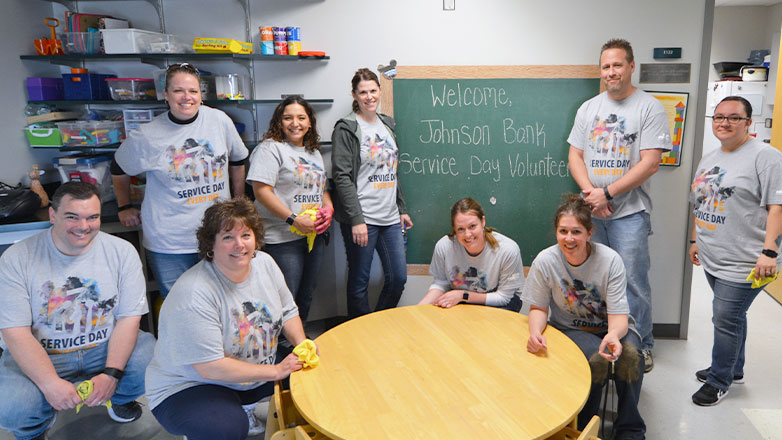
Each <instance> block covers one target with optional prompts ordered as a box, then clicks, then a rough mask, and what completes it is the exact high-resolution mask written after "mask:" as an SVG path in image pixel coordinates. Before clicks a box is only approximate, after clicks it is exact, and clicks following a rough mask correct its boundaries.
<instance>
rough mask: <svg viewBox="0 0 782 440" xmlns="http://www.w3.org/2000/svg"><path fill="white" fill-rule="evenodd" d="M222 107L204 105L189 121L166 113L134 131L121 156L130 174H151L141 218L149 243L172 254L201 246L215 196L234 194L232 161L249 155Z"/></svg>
mask: <svg viewBox="0 0 782 440" xmlns="http://www.w3.org/2000/svg"><path fill="white" fill-rule="evenodd" d="M247 154H248V153H247V147H245V145H244V142H243V141H242V138H240V137H239V133H237V132H236V127H235V126H234V124H233V122H231V119H230V118H229V117H228V116H227V115H226V114H225V113H223V112H222V111H220V110H216V109H213V108H209V107H206V106H203V105H202V106H201V108H200V109H199V110H198V118H197V119H196V120H195V121H193V122H191V123H189V124H176V123H174V122H172V121H171V120H170V119H169V117H168V113H163V114H161V115H159V116H157V117H155V119H153V120H152V122H150V123H148V124H143V125H141V126H140V127H138V129H137V130H131V132H130V133H128V138H127V139H125V141H124V142H123V143H122V145H120V147H119V149H118V150H117V153H116V154H115V156H114V157H115V159H116V160H117V164H119V166H120V167H122V170H123V171H125V173H127V174H128V175H131V176H135V175H138V174H141V173H143V172H146V173H147V184H146V190H145V194H144V202H143V203H142V204H141V220H142V224H141V226H142V228H143V229H144V247H145V248H147V249H149V250H151V251H153V252H160V253H168V254H187V253H194V252H197V251H198V243H197V241H196V236H195V231H196V229H197V228H198V225H199V224H201V218H202V217H203V215H204V211H206V208H208V207H209V206H211V205H212V202H213V201H214V200H215V199H220V200H226V199H230V198H231V188H230V185H229V181H230V178H229V174H228V162H229V161H240V160H243V159H244V158H246V157H247Z"/></svg>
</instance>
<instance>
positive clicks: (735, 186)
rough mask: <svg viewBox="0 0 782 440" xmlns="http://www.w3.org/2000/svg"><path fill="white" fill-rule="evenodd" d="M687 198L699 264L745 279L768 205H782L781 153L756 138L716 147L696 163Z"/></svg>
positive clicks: (763, 229) (725, 275)
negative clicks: (724, 148) (728, 148)
mask: <svg viewBox="0 0 782 440" xmlns="http://www.w3.org/2000/svg"><path fill="white" fill-rule="evenodd" d="M690 203H692V204H693V210H692V213H693V215H694V216H695V227H696V235H695V237H696V239H697V241H698V257H699V259H700V261H701V264H703V268H704V269H705V270H706V271H707V272H709V273H710V274H712V275H714V276H715V277H717V278H721V279H724V280H728V281H734V282H737V283H746V282H747V276H749V273H750V271H752V269H753V268H754V267H755V263H756V262H757V259H758V257H759V256H760V251H761V250H763V244H764V242H765V239H766V218H767V216H768V211H767V210H766V205H780V204H782V154H781V153H780V152H779V151H777V150H776V149H775V148H774V147H771V146H770V145H767V144H764V143H763V142H761V141H759V140H757V139H754V138H751V139H750V140H749V141H747V142H746V143H745V144H744V145H742V146H740V147H739V148H738V149H736V150H733V151H732V152H729V153H728V152H724V151H722V149H721V148H718V149H716V150H714V151H713V152H711V153H709V154H707V155H706V156H704V157H703V159H701V161H700V163H699V164H698V172H697V174H696V175H695V180H693V182H692V191H691V192H690ZM777 247H779V239H777ZM777 266H779V259H778V260H777Z"/></svg>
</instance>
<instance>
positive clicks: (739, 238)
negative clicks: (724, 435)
mask: <svg viewBox="0 0 782 440" xmlns="http://www.w3.org/2000/svg"><path fill="white" fill-rule="evenodd" d="M751 115H752V105H750V103H749V102H748V101H747V100H746V99H744V98H741V97H738V96H729V97H727V98H725V99H723V100H722V101H721V102H720V103H719V105H717V108H716V109H714V116H712V125H711V128H712V130H713V131H714V135H715V136H716V137H717V139H719V140H720V143H721V145H720V148H719V149H717V150H715V151H713V152H711V153H709V154H707V155H706V156H704V157H703V159H701V162H700V164H698V172H697V173H696V175H695V180H694V181H693V182H692V191H691V193H690V203H692V205H693V211H692V212H693V229H692V236H691V237H690V243H691V244H690V251H689V256H690V260H691V261H692V263H693V264H695V265H698V266H700V265H702V266H703V269H704V272H705V273H706V279H707V280H708V282H709V285H710V286H711V289H712V291H713V292H714V299H713V302H712V314H713V317H712V322H713V323H714V345H713V346H712V353H711V366H710V367H708V368H706V369H703V370H700V371H698V372H696V373H695V376H696V378H697V379H698V380H699V381H701V382H703V383H704V385H703V386H702V387H701V388H700V390H698V392H696V393H695V394H693V396H692V401H693V402H694V403H695V404H696V405H701V406H711V405H715V404H717V403H718V402H719V401H720V400H721V399H722V398H723V397H724V396H725V395H726V394H727V393H728V388H729V387H730V386H731V384H733V383H743V380H744V347H745V343H746V339H747V309H749V306H750V305H751V304H752V301H753V300H754V299H755V297H756V296H757V294H758V293H759V292H760V291H761V290H762V289H763V288H762V286H758V285H757V284H755V285H753V281H756V280H757V281H758V282H762V281H763V280H764V279H766V280H768V279H769V277H773V276H774V275H775V274H776V273H777V270H778V268H779V258H778V255H777V254H778V252H779V243H780V239H779V235H780V233H782V154H780V153H779V151H777V150H776V149H774V148H773V147H771V146H770V145H767V144H764V143H763V142H760V141H759V140H757V139H755V138H753V137H751V136H750V135H749V133H748V131H749V126H750V124H752V119H751ZM753 271H754V272H753ZM750 273H752V275H753V276H752V277H750Z"/></svg>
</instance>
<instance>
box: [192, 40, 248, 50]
mask: <svg viewBox="0 0 782 440" xmlns="http://www.w3.org/2000/svg"><path fill="white" fill-rule="evenodd" d="M193 49H194V50H195V51H196V53H243V54H250V53H253V44H252V43H246V42H244V41H237V40H232V39H230V38H196V39H194V40H193Z"/></svg>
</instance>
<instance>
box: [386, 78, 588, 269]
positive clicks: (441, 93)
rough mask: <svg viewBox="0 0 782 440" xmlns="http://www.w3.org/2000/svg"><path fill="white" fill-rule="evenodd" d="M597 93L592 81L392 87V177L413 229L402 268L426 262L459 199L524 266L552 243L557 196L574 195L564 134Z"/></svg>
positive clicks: (429, 82) (404, 83)
mask: <svg viewBox="0 0 782 440" xmlns="http://www.w3.org/2000/svg"><path fill="white" fill-rule="evenodd" d="M599 88H600V84H599V80H598V79H592V78H590V79H583V78H582V79H537V78H536V79H530V78H510V79H404V78H398V79H395V80H394V81H393V104H394V119H395V120H396V132H397V141H398V144H399V163H398V169H397V171H398V175H399V182H400V184H401V185H402V189H403V190H404V193H405V197H406V200H407V207H408V210H409V211H410V215H411V217H412V219H413V222H414V223H415V227H414V228H413V229H411V230H410V231H409V232H408V244H407V262H408V263H411V264H428V263H429V262H430V261H431V258H432V251H433V250H434V245H435V243H436V242H437V240H439V239H440V237H442V236H443V235H445V234H447V233H448V232H450V208H451V206H452V205H453V204H454V202H456V201H457V200H459V199H460V198H462V197H472V198H473V199H475V200H477V201H478V202H479V203H480V204H481V205H482V206H483V208H484V211H485V212H486V222H487V225H488V226H492V227H494V228H496V229H497V230H499V231H500V232H502V233H503V234H505V235H507V236H509V237H510V238H512V239H514V240H515V241H516V242H517V243H518V244H519V247H520V248H521V255H522V259H523V261H524V264H525V265H527V266H528V265H530V264H531V263H532V260H533V259H534V257H535V255H537V253H538V252H540V250H542V249H544V248H545V247H547V246H550V245H552V244H554V242H555V239H554V227H553V225H552V218H553V215H554V211H555V209H556V207H557V205H558V204H559V202H560V200H561V195H562V194H563V193H565V192H576V191H578V186H577V185H576V184H575V182H574V181H573V178H572V177H571V176H570V171H569V170H568V167H567V156H568V150H569V145H568V143H567V136H568V134H569V133H570V129H571V127H572V125H573V118H574V117H575V115H576V111H577V110H578V107H579V106H580V105H581V103H583V102H584V101H586V100H587V99H589V98H591V97H593V96H595V95H596V94H597V93H598V91H599Z"/></svg>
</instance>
